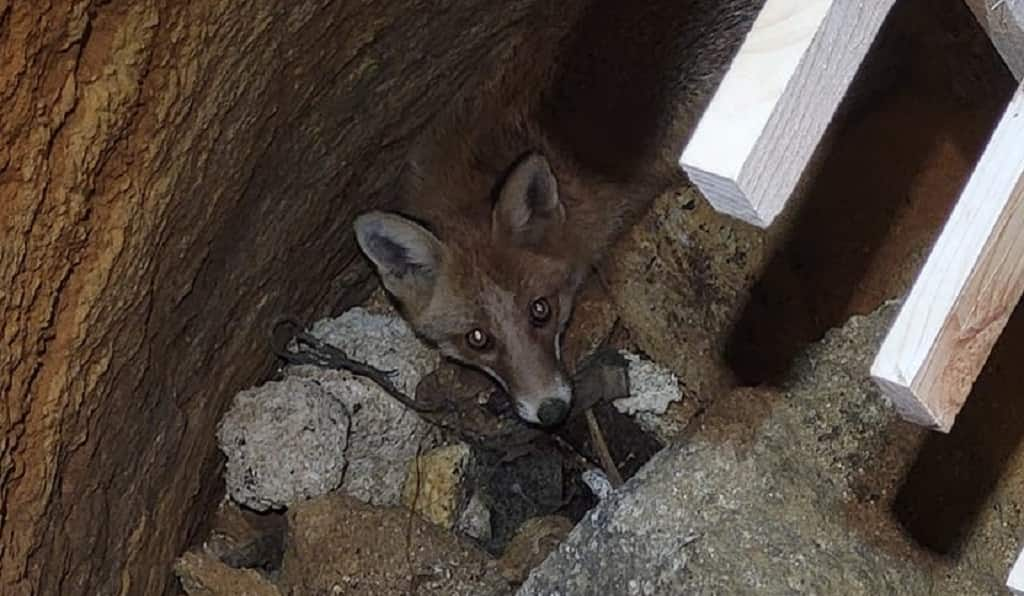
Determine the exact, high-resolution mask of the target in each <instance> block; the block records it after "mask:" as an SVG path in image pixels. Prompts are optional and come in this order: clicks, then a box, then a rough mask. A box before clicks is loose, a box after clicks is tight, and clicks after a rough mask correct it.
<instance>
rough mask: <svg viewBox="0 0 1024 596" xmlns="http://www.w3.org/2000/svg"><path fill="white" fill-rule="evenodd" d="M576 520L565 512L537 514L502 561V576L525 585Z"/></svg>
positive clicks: (513, 540)
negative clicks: (542, 515)
mask: <svg viewBox="0 0 1024 596" xmlns="http://www.w3.org/2000/svg"><path fill="white" fill-rule="evenodd" d="M572 527H573V523H572V522H571V521H570V520H568V519H566V518H564V517H562V516H561V515H548V516H545V517H535V518H533V519H529V520H527V521H526V523H524V524H523V525H522V526H521V527H520V528H519V531H518V532H516V535H515V537H514V538H512V541H511V542H509V544H508V547H506V549H505V554H503V555H502V556H501V559H499V560H498V569H499V571H500V572H501V575H502V577H504V578H505V579H506V580H508V581H509V582H510V583H513V584H517V585H518V584H521V583H523V582H524V581H526V577H527V576H528V575H529V574H530V571H532V570H533V569H534V568H535V567H537V566H538V565H540V564H541V563H542V562H544V559H546V558H547V556H548V555H549V554H551V552H552V551H554V550H555V549H556V548H558V545H559V544H561V543H562V541H563V540H565V537H566V536H568V535H569V532H570V531H571V530H572Z"/></svg>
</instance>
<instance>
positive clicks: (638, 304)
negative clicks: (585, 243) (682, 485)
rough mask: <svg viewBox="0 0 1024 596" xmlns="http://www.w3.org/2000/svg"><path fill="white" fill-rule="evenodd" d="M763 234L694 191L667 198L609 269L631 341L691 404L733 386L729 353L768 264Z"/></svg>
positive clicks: (618, 251) (612, 290) (618, 252)
mask: <svg viewBox="0 0 1024 596" xmlns="http://www.w3.org/2000/svg"><path fill="white" fill-rule="evenodd" d="M762 236H763V234H762V233H761V232H759V231H757V230H755V229H753V228H750V227H746V226H743V225H741V224H737V223H736V222H735V221H734V220H731V219H729V218H726V217H725V216H722V215H719V214H717V213H715V212H714V210H712V209H711V207H710V206H708V205H707V203H706V202H705V201H704V199H703V198H701V197H700V196H699V194H698V193H697V191H696V190H694V189H693V188H691V187H689V186H686V187H682V188H680V189H678V190H676V191H673V192H670V193H667V194H665V195H664V196H662V197H660V198H659V199H658V200H657V201H656V202H655V204H654V208H653V210H652V211H651V213H649V214H648V215H647V216H646V217H645V218H644V219H643V220H642V221H641V222H640V224H639V225H638V226H637V227H636V228H634V229H633V231H632V232H630V234H629V235H627V236H626V238H625V239H624V241H623V242H622V243H621V245H620V246H619V247H617V249H616V250H615V251H614V252H613V254H612V257H611V258H610V259H609V260H608V262H607V263H606V265H605V266H604V267H603V269H602V273H601V274H602V277H604V278H605V279H606V281H607V284H608V287H609V290H610V293H611V296H612V299H613V300H614V301H615V304H616V306H617V307H618V312H619V314H620V316H621V317H622V322H623V323H624V325H625V326H626V328H628V329H629V331H630V339H631V340H632V341H633V342H634V343H635V344H636V345H637V347H639V348H640V349H641V350H643V352H644V353H646V354H647V355H648V356H650V357H651V358H652V359H653V360H654V361H656V362H659V363H663V364H664V365H666V366H668V367H669V368H670V369H671V370H672V372H674V373H675V374H676V375H678V376H679V379H680V381H681V382H682V384H683V388H684V391H685V394H686V395H687V397H701V396H707V395H714V394H715V393H717V392H719V391H720V390H722V389H723V388H725V387H728V386H729V385H730V384H731V381H732V379H731V378H730V376H729V375H728V373H727V372H726V369H725V368H724V367H723V366H722V365H721V353H722V349H723V347H724V344H725V341H726V339H727V338H728V335H729V331H730V329H731V327H732V325H733V323H734V321H735V319H736V316H737V314H738V313H739V312H740V310H741V309H742V307H743V304H744V302H745V300H746V297H747V294H748V292H749V288H750V286H751V285H752V284H753V283H754V280H755V279H756V275H757V272H758V270H759V267H760V261H761V259H763V254H764V245H765V241H764V239H763V237H762Z"/></svg>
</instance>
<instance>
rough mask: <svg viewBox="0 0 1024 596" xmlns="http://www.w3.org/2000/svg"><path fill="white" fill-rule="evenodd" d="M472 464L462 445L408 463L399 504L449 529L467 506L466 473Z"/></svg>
mask: <svg viewBox="0 0 1024 596" xmlns="http://www.w3.org/2000/svg"><path fill="white" fill-rule="evenodd" d="M472 461H473V454H472V453H471V452H470V450H469V446H468V445H466V444H464V443H458V444H456V445H445V446H444V447H438V448H437V449H433V450H431V451H430V452H429V453H424V454H423V455H421V456H419V457H417V458H416V459H414V460H413V461H411V462H409V473H408V474H407V475H406V477H405V485H404V486H403V487H402V504H403V505H405V506H406V507H407V508H409V509H410V510H412V511H415V512H416V513H419V514H420V515H422V516H423V517H424V518H425V519H426V520H427V521H429V522H432V523H434V524H437V525H438V526H440V527H442V528H444V529H446V530H451V529H452V528H453V527H454V526H455V522H457V521H458V518H459V513H460V512H461V510H462V508H463V506H464V505H465V504H466V502H467V500H466V480H467V478H466V473H467V472H468V470H469V466H470V464H471V463H472Z"/></svg>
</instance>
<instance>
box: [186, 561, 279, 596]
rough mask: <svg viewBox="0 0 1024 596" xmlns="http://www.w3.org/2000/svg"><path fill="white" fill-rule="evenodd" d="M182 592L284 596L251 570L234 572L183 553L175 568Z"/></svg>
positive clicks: (201, 595) (191, 594) (194, 595)
mask: <svg viewBox="0 0 1024 596" xmlns="http://www.w3.org/2000/svg"><path fill="white" fill-rule="evenodd" d="M174 573H175V574H176V575H177V576H178V580H179V581H180V582H181V588H182V589H183V590H184V591H185V593H186V594H188V595H189V596H238V595H240V594H244V595H245V596H283V594H284V592H282V591H281V590H280V589H279V588H278V587H277V586H275V585H274V584H273V583H272V582H271V581H270V580H268V579H267V578H266V577H264V576H263V575H262V574H260V573H259V572H258V571H253V570H252V569H234V568H232V567H229V566H227V565H225V564H224V563H222V562H221V561H218V560H217V559H215V558H213V557H211V556H209V555H202V554H198V553H191V552H190V553H185V554H184V555H182V557H181V558H180V559H178V562H177V563H175V565H174Z"/></svg>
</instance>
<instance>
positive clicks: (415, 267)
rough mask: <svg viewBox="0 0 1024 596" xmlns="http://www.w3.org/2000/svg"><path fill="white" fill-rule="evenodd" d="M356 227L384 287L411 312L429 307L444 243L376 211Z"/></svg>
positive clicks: (406, 221)
mask: <svg viewBox="0 0 1024 596" xmlns="http://www.w3.org/2000/svg"><path fill="white" fill-rule="evenodd" d="M354 225H355V231H356V240H357V241H358V242H359V247H360V248H361V249H362V250H363V252H364V253H365V254H366V256H367V257H369V259H370V260H371V261H373V264H374V265H375V266H376V268H377V273H379V274H380V278H381V281H383V282H384V287H385V288H387V290H388V291H389V292H391V293H392V294H393V295H394V296H395V298H397V299H398V300H399V301H400V302H401V303H402V305H403V306H404V307H405V308H407V309H409V310H411V311H414V312H415V311H418V310H420V309H422V308H423V307H425V306H426V304H427V303H428V302H429V301H430V298H431V296H432V295H433V292H434V284H435V282H436V280H437V273H438V271H439V270H440V266H441V259H442V258H443V255H444V247H443V246H442V244H441V241H440V240H438V239H437V237H436V236H434V235H433V234H431V233H430V231H428V230H427V229H426V228H424V227H423V226H421V225H420V224H418V223H416V222H414V221H412V220H411V219H408V218H406V217H402V216H401V215H396V214H394V213H384V212H382V211H372V212H370V213H366V214H364V215H360V216H359V217H357V218H356V221H355V224H354Z"/></svg>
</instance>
